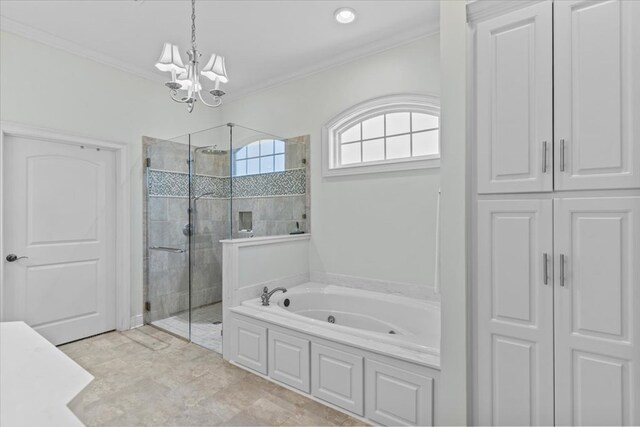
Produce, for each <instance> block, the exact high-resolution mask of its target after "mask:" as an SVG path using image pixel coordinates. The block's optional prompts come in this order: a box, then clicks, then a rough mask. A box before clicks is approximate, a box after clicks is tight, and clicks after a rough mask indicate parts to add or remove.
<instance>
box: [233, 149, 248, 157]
mask: <svg viewBox="0 0 640 427" xmlns="http://www.w3.org/2000/svg"><path fill="white" fill-rule="evenodd" d="M246 158H247V147H242V148H241V149H239V150H238V151H236V159H246Z"/></svg>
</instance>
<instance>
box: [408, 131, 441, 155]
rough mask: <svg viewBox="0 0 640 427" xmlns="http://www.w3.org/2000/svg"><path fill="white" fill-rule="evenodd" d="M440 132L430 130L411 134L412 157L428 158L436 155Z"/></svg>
mask: <svg viewBox="0 0 640 427" xmlns="http://www.w3.org/2000/svg"><path fill="white" fill-rule="evenodd" d="M439 136H440V131H438V130H432V131H429V132H420V133H414V134H413V155H414V157H415V156H429V155H434V154H438V152H439V148H438V139H439Z"/></svg>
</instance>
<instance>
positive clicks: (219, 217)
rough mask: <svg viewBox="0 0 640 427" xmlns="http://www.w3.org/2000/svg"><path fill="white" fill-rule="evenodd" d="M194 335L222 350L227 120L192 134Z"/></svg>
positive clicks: (227, 199)
mask: <svg viewBox="0 0 640 427" xmlns="http://www.w3.org/2000/svg"><path fill="white" fill-rule="evenodd" d="M190 139H191V147H192V160H193V161H192V175H191V178H192V179H191V224H192V235H191V245H190V255H191V257H190V260H191V293H190V295H191V341H193V342H194V343H196V344H199V345H202V346H203V347H206V348H209V349H211V350H214V351H217V352H219V353H221V352H222V243H220V241H221V240H224V239H228V238H229V237H230V230H231V218H230V217H229V212H230V205H231V198H230V193H231V187H230V186H231V182H230V179H229V155H230V152H231V133H230V128H229V127H228V126H221V127H217V128H213V129H208V130H205V131H202V132H197V133H192V134H191V135H190Z"/></svg>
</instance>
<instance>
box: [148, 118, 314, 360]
mask: <svg viewBox="0 0 640 427" xmlns="http://www.w3.org/2000/svg"><path fill="white" fill-rule="evenodd" d="M143 149H144V158H145V161H146V167H145V186H144V193H145V213H146V215H145V235H144V239H145V240H144V244H145V269H144V283H145V286H144V298H145V311H144V313H145V314H144V321H145V323H150V324H152V325H154V326H157V327H159V328H161V329H164V330H166V331H168V332H171V333H173V334H176V335H178V336H181V337H184V338H186V339H188V340H191V341H192V342H194V343H196V344H199V345H202V346H203V347H206V348H209V349H211V350H214V351H218V352H221V351H222V243H221V240H225V239H238V238H251V237H259V236H273V235H284V234H297V233H304V232H309V228H308V224H309V213H310V212H309V193H308V188H309V182H308V179H309V178H308V176H309V173H308V165H309V162H308V159H309V138H308V137H300V138H290V139H285V138H282V137H278V136H275V135H271V134H269V133H266V132H260V131H256V130H253V129H250V128H248V127H244V126H241V125H237V124H226V125H221V126H218V127H215V128H211V129H207V130H204V131H201V132H194V133H191V134H187V135H184V136H180V137H177V138H173V139H171V140H160V139H154V138H148V137H145V138H144V139H143Z"/></svg>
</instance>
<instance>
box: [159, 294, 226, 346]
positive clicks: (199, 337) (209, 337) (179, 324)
mask: <svg viewBox="0 0 640 427" xmlns="http://www.w3.org/2000/svg"><path fill="white" fill-rule="evenodd" d="M214 322H222V302H218V303H215V304H209V305H205V306H203V307H198V308H194V309H193V313H192V314H191V341H193V342H194V343H196V344H198V345H201V346H202V347H205V348H208V349H209V350H213V351H215V352H218V353H222V323H218V324H214ZM152 324H153V326H157V327H158V328H160V329H164V330H165V331H168V332H171V333H172V334H176V335H178V336H180V337H186V336H187V335H188V334H189V332H188V331H189V312H188V311H183V312H182V313H179V314H176V315H175V316H171V317H168V318H166V319H160V320H156V321H155V322H152Z"/></svg>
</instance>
